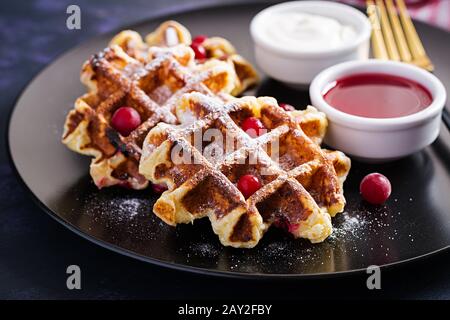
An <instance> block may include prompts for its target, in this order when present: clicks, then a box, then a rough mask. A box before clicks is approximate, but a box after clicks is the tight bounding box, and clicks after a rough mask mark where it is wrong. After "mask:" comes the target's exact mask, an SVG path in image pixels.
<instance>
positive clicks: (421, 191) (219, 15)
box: [9, 5, 450, 277]
mask: <svg viewBox="0 0 450 320" xmlns="http://www.w3.org/2000/svg"><path fill="white" fill-rule="evenodd" d="M264 7H265V6H263V5H244V6H242V5H241V6H230V7H221V8H208V9H202V10H197V11H192V12H185V13H180V14H176V15H172V16H170V17H162V18H161V19H158V20H152V21H147V22H144V23H140V24H138V25H135V26H132V28H133V29H135V30H137V31H139V32H141V33H142V34H145V33H147V32H148V31H150V30H152V29H154V28H155V27H156V26H157V24H158V23H160V22H161V21H163V20H165V19H167V18H170V19H175V20H178V21H180V22H181V23H183V24H185V25H186V26H187V27H188V28H189V29H190V30H191V31H192V33H193V34H197V33H202V34H204V33H206V34H209V35H220V36H223V37H226V38H228V39H230V40H231V41H232V42H233V44H234V45H235V46H236V47H237V49H238V50H239V52H240V53H241V54H242V55H243V56H245V57H247V58H249V59H250V60H251V61H252V62H253V50H252V44H251V43H252V42H251V39H250V36H249V33H248V26H249V23H250V20H251V18H252V17H253V16H254V15H255V14H256V13H257V12H258V11H260V10H261V9H263V8H264ZM417 27H418V31H419V33H420V34H421V35H422V36H423V39H424V42H425V47H426V48H428V50H429V53H430V55H431V58H432V60H433V62H434V63H435V65H436V70H437V71H436V74H437V76H438V77H440V78H441V80H443V81H444V83H445V85H446V86H447V88H449V87H450V65H449V64H448V60H447V59H448V56H450V41H449V40H450V36H449V34H448V33H446V32H445V31H442V30H439V29H436V28H432V27H429V26H426V25H424V24H421V23H417ZM111 36H112V34H108V35H104V36H101V37H97V38H95V39H93V40H91V41H89V42H87V43H85V44H83V45H81V46H79V47H77V48H75V49H73V50H71V51H69V52H68V53H66V54H65V55H63V56H61V57H60V58H59V59H57V60H56V61H55V62H53V63H52V64H51V65H50V66H48V67H47V68H46V69H45V70H43V71H42V72H41V73H40V74H39V75H38V76H37V77H36V78H35V79H34V80H33V81H32V82H31V84H30V85H29V86H28V87H27V89H26V90H25V91H24V92H23V94H22V96H21V97H20V98H19V100H18V102H17V104H16V107H15V109H14V112H13V114H12V116H11V120H10V127H9V147H10V152H11V158H12V160H13V162H14V164H15V167H16V169H17V171H18V173H19V175H20V177H21V179H22V180H23V181H24V183H25V185H26V186H27V187H28V189H29V190H30V191H31V193H32V194H33V196H34V198H35V199H36V200H37V201H38V203H39V204H40V205H41V207H42V208H44V209H45V211H47V212H48V213H49V214H50V215H51V216H52V217H54V218H55V219H56V220H58V221H59V222H61V223H62V224H63V225H65V226H66V227H68V228H69V229H71V230H72V231H74V232H76V233H78V234H80V235H81V236H83V237H85V238H87V239H89V240H91V241H93V242H95V243H97V244H100V245H102V246H104V247H106V248H108V249H111V250H114V251H117V252H119V253H122V254H126V255H129V256H132V257H134V258H138V259H141V260H145V261H148V262H150V263H154V264H159V265H164V266H167V267H172V268H178V269H183V270H189V271H195V272H203V273H214V274H220V275H227V276H254V277H258V276H259V277H261V276H278V277H287V276H294V277H304V276H318V275H321V276H324V275H335V274H341V273H349V272H354V271H360V270H362V269H363V268H366V267H367V266H369V265H373V264H375V265H380V266H381V265H391V264H396V263H399V262H404V261H409V260H411V259H414V258H417V257H421V256H424V255H428V254H430V253H433V252H437V251H440V250H443V249H445V248H447V247H448V244H449V243H450V241H449V240H450V197H449V190H450V173H449V169H450V135H449V133H448V132H447V131H446V129H445V128H444V127H443V128H442V130H441V135H440V136H439V138H438V139H437V140H436V142H435V143H434V144H433V145H432V146H431V147H428V148H426V149H425V150H424V151H422V152H419V153H417V154H415V155H413V156H410V157H408V158H405V159H402V160H400V161H396V162H392V163H389V164H385V165H367V164H362V163H358V162H356V161H353V167H352V170H351V172H350V175H349V177H348V179H347V182H346V184H345V196H346V198H347V202H348V205H347V207H346V212H345V213H344V214H340V215H339V216H338V217H336V218H335V219H334V221H333V224H334V226H335V232H334V234H333V235H332V236H331V237H330V238H329V239H327V240H326V241H325V242H324V243H321V244H317V245H311V244H310V243H309V242H308V241H305V240H294V239H292V238H290V237H288V236H286V235H285V234H283V233H282V232H280V231H277V230H270V231H269V232H268V234H266V236H265V237H264V238H263V240H262V241H261V243H260V244H259V245H258V246H257V247H256V248H254V249H251V250H238V249H232V248H224V247H222V246H221V245H220V243H219V241H218V239H217V237H216V236H215V235H214V234H213V232H212V230H211V226H210V224H209V221H208V220H201V221H196V222H195V224H194V225H184V226H179V227H177V228H172V227H169V226H167V225H165V224H164V223H162V222H161V221H159V220H158V219H157V218H156V217H155V216H154V215H153V214H152V213H151V211H152V205H153V202H154V201H155V197H154V196H153V195H152V193H151V191H149V190H146V191H139V192H137V191H127V190H123V189H118V188H111V189H107V190H102V191H98V190H97V189H96V187H95V186H94V185H93V183H92V182H91V180H90V178H89V176H88V164H89V159H88V158H86V157H83V156H80V155H77V154H75V153H73V152H71V151H69V150H68V149H67V148H66V147H64V146H63V145H62V144H61V143H60V136H61V132H62V125H63V122H64V118H65V116H66V114H67V111H68V110H70V109H71V108H72V106H73V101H74V100H75V99H76V98H77V97H78V96H80V95H81V94H82V93H83V92H84V90H85V89H84V88H83V86H82V85H81V84H80V82H79V71H80V66H81V64H82V62H83V61H84V60H85V59H86V58H87V57H89V56H90V55H91V54H92V53H94V52H96V51H98V50H100V49H102V48H103V47H104V46H105V45H106V44H107V42H108V40H109V39H110V38H111ZM251 93H255V92H251ZM256 94H258V95H271V96H274V97H276V98H278V99H279V101H283V102H288V103H292V104H295V105H297V106H305V105H306V104H307V103H308V94H307V92H298V91H292V90H290V89H287V88H285V87H284V86H283V85H281V84H279V83H277V82H275V81H273V80H269V79H264V81H263V83H262V84H261V85H260V86H259V87H258V88H257V89H256ZM373 171H378V172H381V173H383V174H385V175H386V176H388V177H389V179H390V180H391V183H392V186H393V193H392V196H391V198H390V200H389V201H388V202H387V204H386V205H385V206H383V207H381V208H376V207H370V206H368V205H366V204H364V203H363V202H361V198H360V196H359V194H358V185H359V182H360V180H361V178H362V177H363V176H364V175H365V174H367V173H369V172H373Z"/></svg>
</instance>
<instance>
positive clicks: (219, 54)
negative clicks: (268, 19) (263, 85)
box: [63, 21, 350, 248]
mask: <svg viewBox="0 0 450 320" xmlns="http://www.w3.org/2000/svg"><path fill="white" fill-rule="evenodd" d="M191 41H192V40H191V36H190V33H189V32H188V30H187V29H186V28H185V27H183V26H182V25H180V24H178V23H177V22H174V21H168V22H165V23H163V24H162V25H160V26H159V27H158V28H157V29H156V30H155V31H154V32H152V33H150V34H149V35H147V36H146V37H145V41H144V40H143V39H142V38H141V37H140V35H139V34H137V33H136V32H134V31H123V32H121V33H120V34H118V35H117V36H115V37H114V38H113V40H112V41H111V43H110V45H109V46H108V48H106V49H105V50H103V51H102V52H100V53H98V54H96V55H94V56H93V57H91V58H90V59H89V60H88V61H87V62H86V63H85V64H84V65H83V69H82V73H81V80H82V82H83V83H84V84H85V85H86V86H87V88H88V93H87V94H85V95H83V96H82V97H80V98H78V99H77V101H76V102H75V108H74V109H73V110H71V111H70V112H69V114H68V116H67V119H66V123H65V127H64V134H63V143H64V144H66V145H67V146H68V147H69V148H70V149H72V150H74V151H76V152H79V153H82V154H85V155H90V156H93V157H94V158H93V160H92V162H91V166H90V173H91V176H92V178H93V180H94V182H95V184H96V185H97V186H98V187H99V188H102V187H106V186H113V185H120V186H126V187H129V188H133V189H143V188H145V187H147V185H148V184H149V183H152V184H155V185H156V184H157V185H164V186H165V187H167V190H166V191H165V192H164V193H163V194H162V195H161V197H160V198H159V200H158V201H157V202H156V203H155V205H154V208H153V211H154V213H155V214H156V215H157V216H158V217H160V218H161V219H162V220H163V221H165V222H166V223H168V224H170V225H176V224H178V223H188V222H193V221H194V220H195V219H197V218H202V217H208V218H209V219H210V221H211V224H212V227H213V230H214V232H215V233H216V234H217V235H218V236H219V239H220V241H221V243H222V244H223V245H226V246H233V247H241V248H251V247H254V246H255V245H256V244H257V243H258V242H259V240H260V239H261V238H262V236H263V234H264V233H265V232H266V230H267V229H268V228H269V227H270V226H271V225H275V226H278V227H282V228H285V229H286V230H287V231H288V232H290V233H291V234H292V235H293V236H294V237H296V238H298V237H300V238H306V239H309V240H310V241H311V242H321V241H323V240H324V239H326V238H327V237H328V236H329V235H330V234H331V232H332V226H331V217H332V216H334V215H335V214H336V213H338V212H341V211H343V209H344V206H345V198H344V196H343V182H344V180H345V178H346V176H347V173H348V171H349V169H350V160H349V159H348V158H347V157H346V156H345V155H344V154H343V153H341V152H339V151H328V150H325V149H321V148H320V143H321V141H322V138H323V136H324V134H325V131H326V127H327V120H326V117H325V115H324V114H323V113H321V112H318V111H317V110H316V109H315V108H313V107H308V108H307V109H306V110H303V111H298V110H295V111H286V110H284V109H283V108H281V107H280V106H279V105H278V104H277V102H276V100H275V99H273V98H269V97H260V98H255V97H242V98H236V97H235V96H237V95H239V94H241V93H242V92H243V91H245V90H246V89H247V88H248V87H249V86H252V85H254V84H255V83H256V82H257V80H258V79H257V75H256V72H255V70H254V68H253V67H252V66H251V65H250V64H249V63H248V62H247V61H246V60H245V59H244V58H242V57H241V56H239V55H238V54H237V53H236V51H235V49H234V48H233V46H232V45H231V44H230V43H229V42H228V41H227V40H225V39H223V38H218V37H214V38H205V39H202V47H203V48H204V49H205V53H206V54H205V55H202V56H201V57H200V58H199V57H198V55H196V53H194V51H193V50H192V48H191ZM123 106H127V107H129V108H132V109H134V110H135V111H137V113H138V114H139V116H140V119H141V120H142V121H141V122H140V124H139V125H138V126H137V127H136V128H134V129H133V130H131V131H130V132H127V133H126V134H123V133H121V132H120V130H116V129H115V128H114V125H113V124H112V123H111V122H112V121H111V119H112V117H113V116H114V113H115V112H116V111H117V110H118V109H119V108H121V107H123ZM249 117H252V118H257V119H259V120H260V121H261V123H262V124H263V126H264V128H266V129H267V130H266V131H265V132H264V133H262V134H259V135H258V136H252V135H249V134H248V132H245V131H244V130H243V129H242V124H243V121H245V119H248V118H249ZM246 174H251V175H252V176H254V177H255V178H256V179H258V181H259V182H260V188H259V190H257V191H256V192H254V193H253V194H252V195H250V196H247V197H245V196H244V194H243V193H242V192H241V191H240V189H239V188H238V187H237V183H238V180H239V178H240V177H241V176H242V175H246Z"/></svg>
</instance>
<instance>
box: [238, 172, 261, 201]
mask: <svg viewBox="0 0 450 320" xmlns="http://www.w3.org/2000/svg"><path fill="white" fill-rule="evenodd" d="M237 187H238V189H239V190H240V191H241V192H242V194H243V195H244V197H245V198H246V199H247V198H248V197H250V196H251V195H252V194H254V193H255V192H256V191H258V190H259V188H261V182H259V179H258V178H257V177H255V176H254V175H252V174H246V175H243V176H242V177H240V178H239V181H238V183H237Z"/></svg>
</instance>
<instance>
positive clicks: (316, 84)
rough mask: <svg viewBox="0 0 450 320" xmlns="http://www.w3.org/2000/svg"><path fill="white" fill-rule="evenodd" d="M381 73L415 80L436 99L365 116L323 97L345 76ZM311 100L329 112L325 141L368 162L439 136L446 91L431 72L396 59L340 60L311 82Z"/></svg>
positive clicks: (389, 157)
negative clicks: (394, 113) (403, 110)
mask: <svg viewBox="0 0 450 320" xmlns="http://www.w3.org/2000/svg"><path fill="white" fill-rule="evenodd" d="M360 73H382V74H390V75H396V76H400V77H404V78H407V79H410V80H414V81H416V82H418V83H420V84H421V85H423V86H424V87H425V88H427V89H428V90H429V92H430V93H431V95H432V98H433V101H432V103H431V105H430V106H428V107H427V108H425V109H423V110H422V111H420V112H417V113H414V114H411V115H408V116H403V117H396V118H383V119H374V118H365V117H360V116H354V115H350V114H347V113H345V112H342V111H339V110H337V109H335V108H333V107H332V106H330V105H329V104H328V103H327V102H325V100H324V98H323V92H324V90H325V89H326V87H327V85H329V84H330V83H332V82H333V81H335V80H337V79H339V78H342V77H344V76H348V75H352V74H360ZM309 93H310V97H311V102H312V104H313V105H314V106H315V107H317V108H318V109H319V110H321V111H323V112H325V113H326V114H327V117H328V120H329V127H328V131H327V134H326V136H325V140H324V142H325V143H326V144H328V145H329V146H331V147H333V148H336V149H338V150H342V151H343V152H345V153H347V154H349V155H353V156H356V157H358V158H359V159H362V160H366V161H369V162H384V161H389V160H394V159H398V158H401V157H404V156H407V155H410V154H412V153H414V152H417V151H419V150H421V149H423V148H424V147H426V146H428V145H429V144H431V143H432V142H433V141H434V140H435V139H436V138H437V136H438V134H439V129H440V122H441V114H442V109H443V108H444V105H445V101H446V91H445V88H444V86H443V85H442V83H441V82H440V80H439V79H438V78H436V77H435V76H434V75H432V74H431V73H429V72H427V71H425V70H423V69H420V68H418V67H415V66H412V65H409V64H405V63H401V62H393V61H380V60H367V61H351V62H345V63H341V64H338V65H336V66H333V67H330V68H328V69H326V70H324V71H322V72H321V73H320V74H319V75H317V77H316V78H315V79H314V80H313V82H312V83H311V86H310V90H309Z"/></svg>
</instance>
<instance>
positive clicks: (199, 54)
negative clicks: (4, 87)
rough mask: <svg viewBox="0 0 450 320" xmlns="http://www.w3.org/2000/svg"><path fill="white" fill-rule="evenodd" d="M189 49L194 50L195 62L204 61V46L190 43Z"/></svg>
mask: <svg viewBox="0 0 450 320" xmlns="http://www.w3.org/2000/svg"><path fill="white" fill-rule="evenodd" d="M191 48H192V50H194V53H195V59H197V60H204V59H206V49H205V47H204V46H202V45H201V43H199V42H192V43H191Z"/></svg>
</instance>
